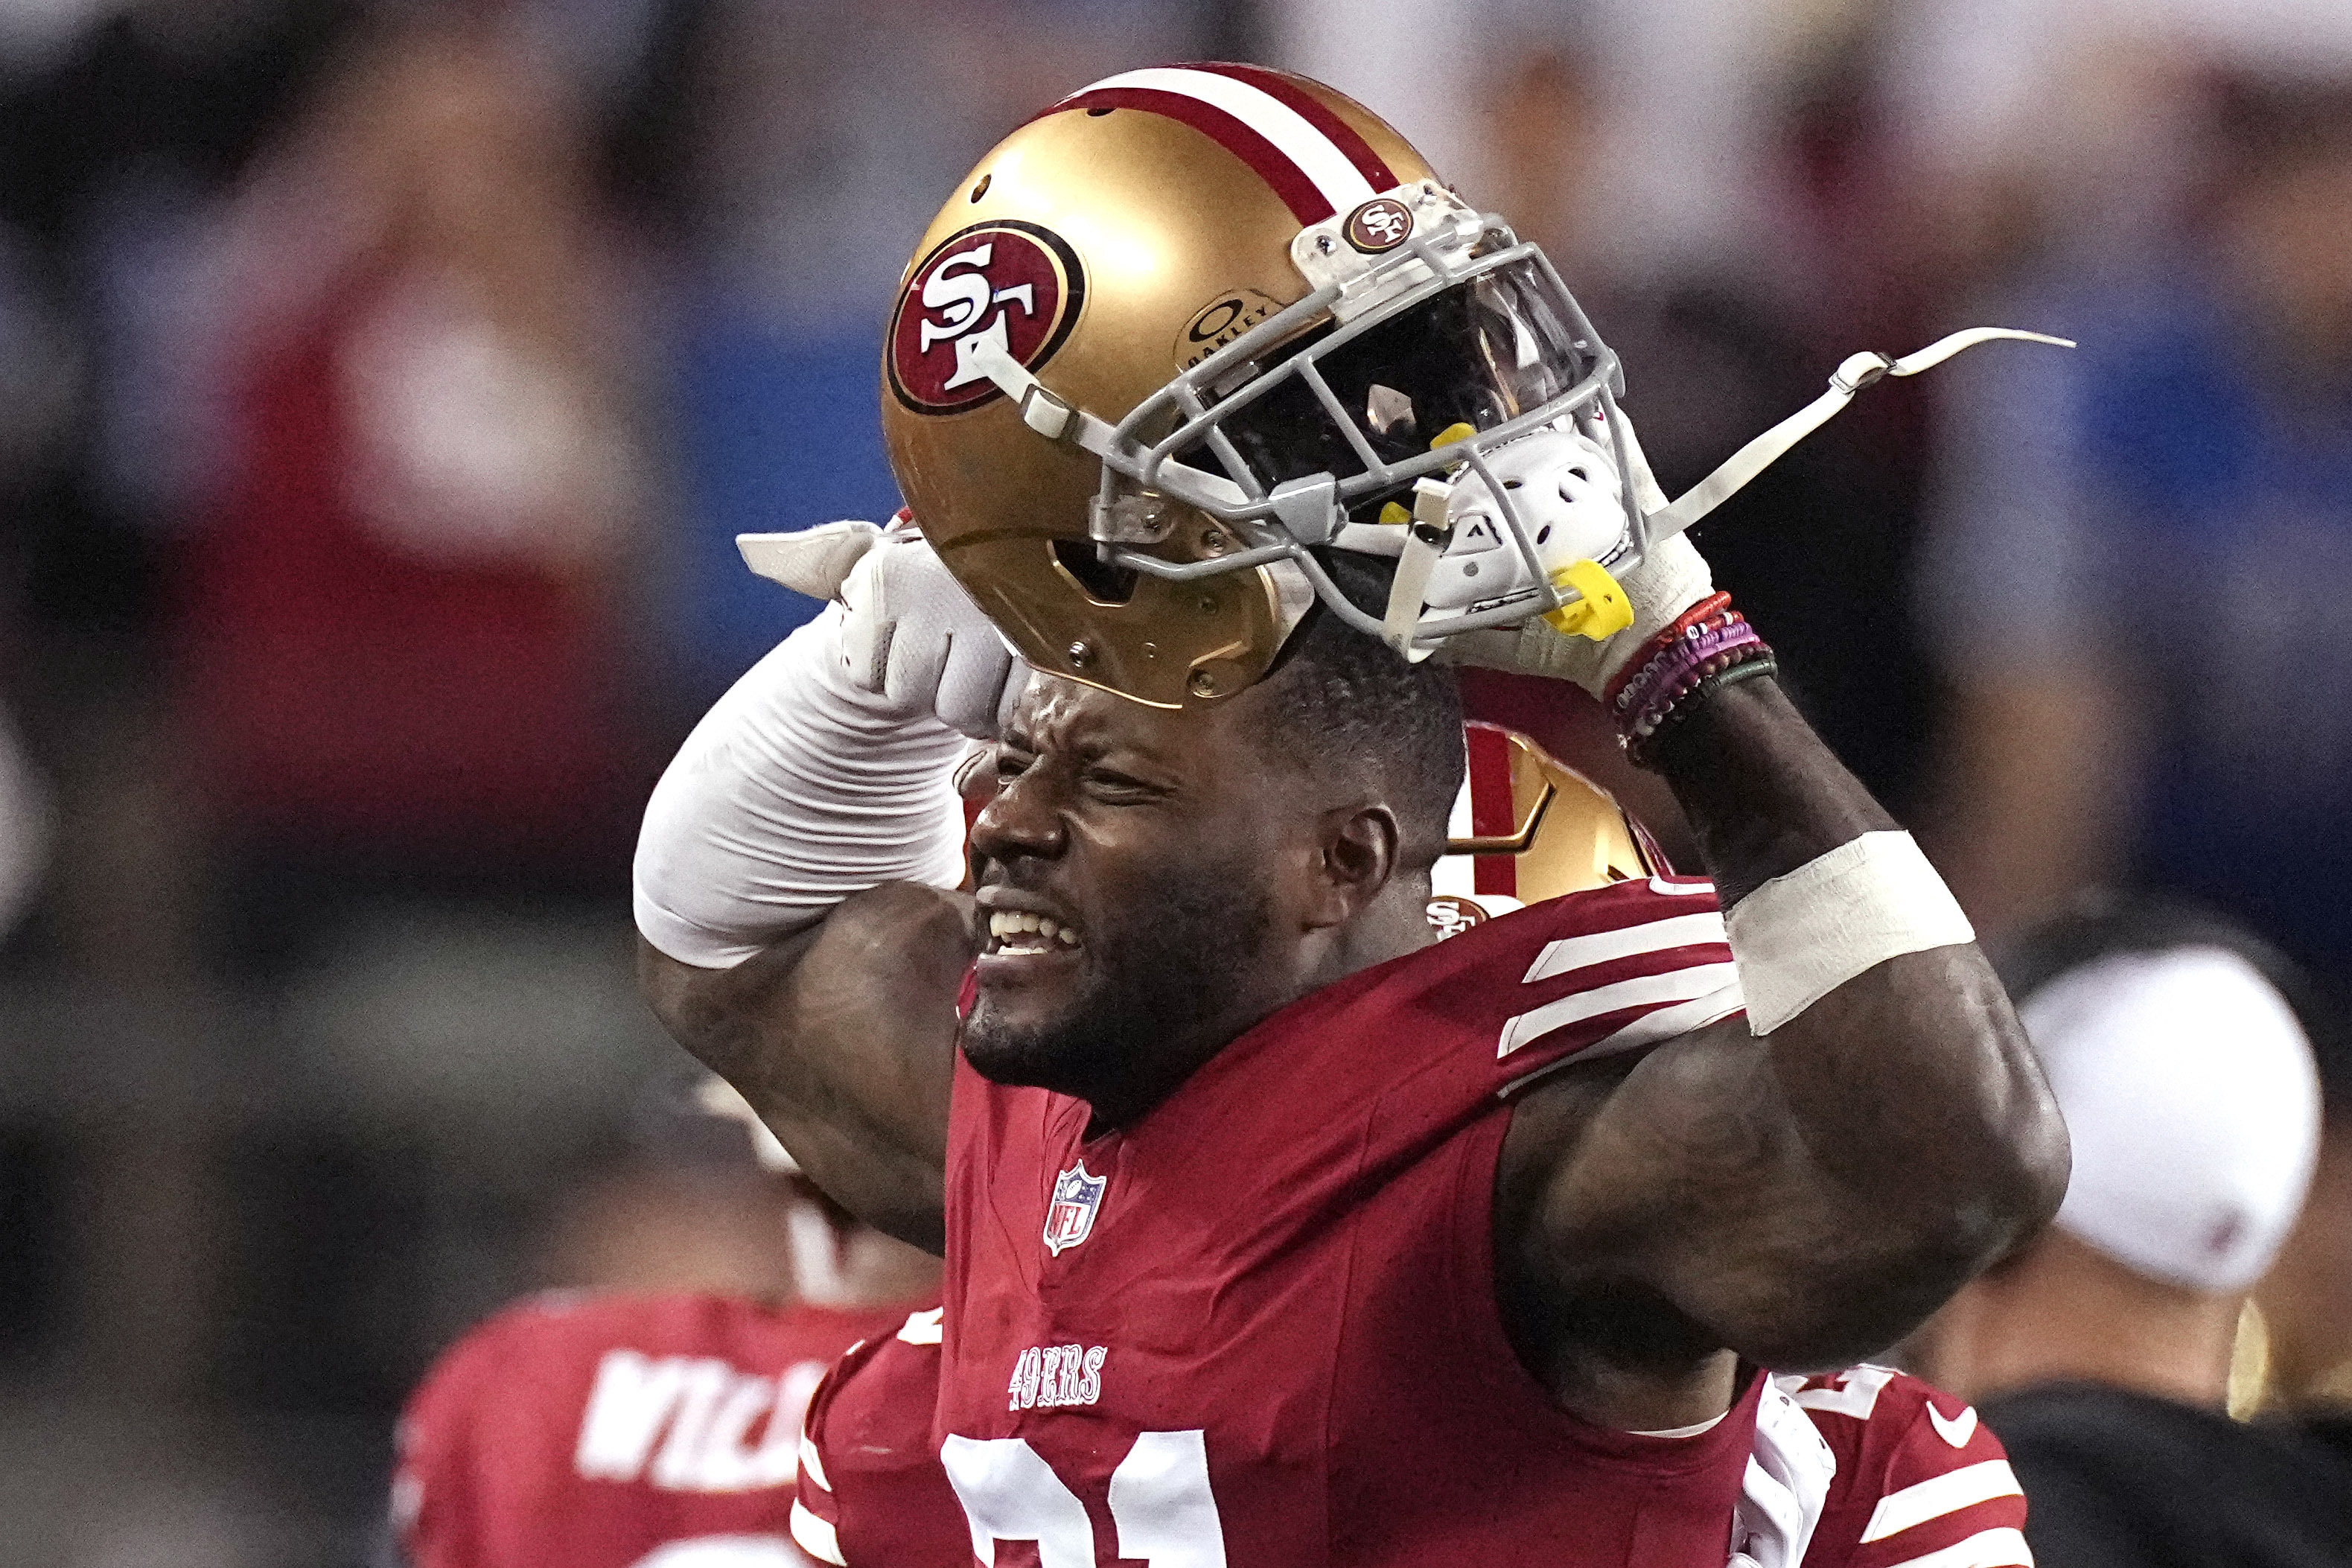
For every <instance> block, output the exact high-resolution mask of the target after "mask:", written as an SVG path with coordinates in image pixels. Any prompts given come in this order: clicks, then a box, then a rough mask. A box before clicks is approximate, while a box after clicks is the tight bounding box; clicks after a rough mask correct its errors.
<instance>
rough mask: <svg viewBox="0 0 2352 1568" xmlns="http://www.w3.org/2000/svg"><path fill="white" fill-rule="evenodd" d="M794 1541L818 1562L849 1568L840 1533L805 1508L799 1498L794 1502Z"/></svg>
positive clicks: (834, 1566)
mask: <svg viewBox="0 0 2352 1568" xmlns="http://www.w3.org/2000/svg"><path fill="white" fill-rule="evenodd" d="M793 1540H794V1541H795V1542H799V1544H800V1549H801V1550H802V1551H803V1552H807V1553H808V1554H809V1555H810V1556H812V1557H814V1558H815V1559H816V1560H817V1561H818V1562H820V1563H832V1564H833V1568H849V1562H848V1559H846V1558H845V1557H843V1556H842V1554H841V1533H840V1531H836V1530H835V1529H834V1528H833V1526H831V1525H829V1524H827V1523H825V1521H823V1520H821V1519H819V1518H817V1516H816V1515H814V1514H813V1513H811V1512H810V1511H809V1510H807V1509H806V1508H804V1507H803V1506H802V1504H801V1501H800V1500H799V1499H797V1498H795V1499H793Z"/></svg>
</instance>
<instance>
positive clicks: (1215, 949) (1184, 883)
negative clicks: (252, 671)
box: [963, 872, 1274, 1109]
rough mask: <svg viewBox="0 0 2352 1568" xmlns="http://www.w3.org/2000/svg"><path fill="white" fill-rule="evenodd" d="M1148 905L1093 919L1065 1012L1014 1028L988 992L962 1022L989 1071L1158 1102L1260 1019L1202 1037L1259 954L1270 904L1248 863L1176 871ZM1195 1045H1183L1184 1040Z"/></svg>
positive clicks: (1110, 1101)
mask: <svg viewBox="0 0 2352 1568" xmlns="http://www.w3.org/2000/svg"><path fill="white" fill-rule="evenodd" d="M1170 881H1171V890H1170V892H1169V893H1168V894H1167V895H1166V896H1165V897H1163V898H1161V899H1159V900H1154V902H1153V903H1152V905H1151V907H1150V909H1148V910H1144V909H1138V910H1121V911H1120V912H1119V917H1118V918H1115V919H1114V920H1113V921H1111V922H1110V923H1109V924H1108V926H1106V925H1105V924H1104V923H1103V922H1102V921H1093V922H1091V923H1090V924H1089V926H1088V928H1087V933H1086V945H1085V947H1084V948H1083V949H1082V950H1081V951H1082V952H1083V953H1084V955H1085V957H1084V960H1083V963H1082V966H1081V968H1080V971H1079V979H1078V984H1077V988H1076V995H1075V996H1074V997H1073V998H1072V1000H1071V1002H1070V1004H1069V1005H1068V1006H1067V1007H1066V1008H1065V1009H1064V1011H1063V1013H1062V1015H1061V1016H1059V1017H1057V1018H1055V1019H1054V1020H1052V1021H1051V1022H1049V1023H1047V1024H1045V1025H1043V1026H1035V1027H1028V1028H1016V1027H1014V1026H1012V1025H1010V1024H1008V1023H1006V1022H1004V1021H1003V1020H1002V1019H1000V1018H998V1017H996V1016H994V1013H993V1010H992V1008H991V1007H990V1006H989V1003H988V994H987V993H986V992H985V991H983V992H982V993H981V994H980V998H979V1000H978V1001H977V1002H976V1003H975V1004H974V1005H973V1007H972V1011H971V1016H969V1017H967V1018H966V1019H965V1020H964V1024H963V1054H964V1059H965V1060H967V1061H969V1062H971V1065H972V1068H973V1070H975V1071H977V1072H978V1073H980V1074H981V1076H982V1077H983V1078H987V1079H993V1080H994V1081H995V1082H998V1083H1003V1084H1015V1085H1022V1086H1026V1087H1030V1088H1036V1089H1052V1090H1054V1091H1055V1093H1057V1094H1066V1095H1070V1096H1072V1097H1074V1098H1076V1099H1079V1100H1086V1101H1087V1102H1088V1103H1089V1104H1092V1105H1095V1106H1097V1108H1098V1109H1100V1108H1104V1107H1106V1106H1117V1107H1142V1106H1149V1105H1151V1104H1155V1103H1157V1102H1158V1100H1160V1099H1161V1098H1163V1097H1164V1096H1165V1095H1166V1094H1167V1093H1168V1092H1169V1091H1170V1090H1171V1089H1174V1088H1175V1087H1176V1085H1177V1084H1179V1083H1181V1082H1182V1081H1183V1080H1184V1079H1185V1078H1187V1077H1189V1076H1190V1075H1191V1074H1192V1070H1193V1069H1194V1068H1198V1067H1199V1066H1200V1065H1201V1064H1202V1062H1203V1061H1206V1060H1207V1059H1208V1058H1209V1057H1210V1056H1213V1055H1214V1054H1215V1052H1216V1051H1217V1050H1218V1049H1219V1048H1221V1047H1223V1045H1224V1044H1225V1043H1226V1041H1227V1040H1229V1039H1231V1038H1232V1037H1233V1036H1234V1035H1237V1034H1239V1033H1241V1031H1242V1029H1244V1028H1245V1027H1247V1026H1248V1024H1249V1023H1252V1022H1255V1019H1247V1020H1240V1021H1238V1022H1237V1023H1236V1025H1235V1026H1234V1027H1233V1028H1232V1030H1231V1032H1230V1033H1228V1034H1227V1035H1225V1037H1223V1038H1204V1036H1205V1035H1207V1034H1208V1033H1209V1031H1210V1030H1211V1027H1212V1026H1213V1025H1214V1024H1215V1023H1216V1022H1217V1021H1218V1019H1219V1017H1220V1016H1221V1015H1223V1014H1226V1013H1229V1012H1230V1011H1231V1010H1232V1008H1233V1005H1234V1000H1235V996H1236V992H1237V990H1240V989H1244V988H1241V987H1238V986H1237V984H1236V981H1237V980H1238V978H1239V977H1240V976H1242V975H1244V974H1245V973H1248V972H1249V970H1250V968H1251V966H1252V965H1253V963H1255V962H1257V961H1258V960H1259V957H1260V953H1261V949H1262V945H1263V943H1264V941H1265V935H1266V933H1267V932H1268V931H1271V930H1272V929H1273V924H1274V904H1273V899H1272V896H1271V895H1270V894H1269V893H1268V892H1267V890H1266V889H1265V887H1264V886H1263V885H1262V884H1260V883H1258V882H1257V881H1255V879H1251V878H1249V877H1248V876H1247V875H1246V874H1242V875H1234V874H1232V873H1230V872H1228V873H1227V874H1224V875H1210V876H1199V875H1195V876H1192V877H1186V878H1183V879H1181V881H1180V880H1179V879H1175V878H1171V879H1170ZM1188 1045H1189V1046H1192V1047H1194V1048H1192V1049H1189V1050H1187V1049H1185V1048H1184V1047H1186V1046H1188Z"/></svg>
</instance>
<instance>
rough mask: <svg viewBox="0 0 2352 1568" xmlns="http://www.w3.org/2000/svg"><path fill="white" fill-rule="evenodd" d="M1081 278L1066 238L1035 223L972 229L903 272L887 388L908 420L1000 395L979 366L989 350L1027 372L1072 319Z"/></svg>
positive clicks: (1082, 290) (1056, 344)
mask: <svg viewBox="0 0 2352 1568" xmlns="http://www.w3.org/2000/svg"><path fill="white" fill-rule="evenodd" d="M1085 297H1086V281H1085V274H1084V272H1083V271H1081V269H1080V268H1079V266H1078V258H1077V253H1076V251H1074V250H1072V249H1071V248H1070V247H1069V244H1068V242H1067V241H1066V240H1064V239H1063V238H1062V237H1061V236H1059V235H1057V234H1055V233H1054V232H1052V231H1051V230H1050V229H1045V228H1041V227H1039V226H1037V225H1035V224H1031V223H1018V222H1013V221H1011V220H1006V221H1002V222H997V223H982V224H974V225H973V226H971V227H970V228H966V229H962V230H960V231H959V232H957V233H955V234H952V235H950V236H949V237H947V238H946V239H944V240H942V241H940V244H938V245H937V246H934V247H932V248H931V251H930V253H929V255H927V256H925V257H924V258H923V259H922V260H921V261H920V262H919V263H918V264H917V266H916V267H915V269H914V270H913V271H912V272H911V273H909V274H908V278H907V286H906V288H905V289H903V290H901V291H900V293H899V295H898V309H897V310H895V311H894V312H893V313H892V315H891V318H890V336H889V342H888V352H887V354H886V355H885V361H884V363H885V366H886V368H887V370H888V372H889V379H890V390H891V392H892V393H893V394H895V395H897V397H898V401H899V402H900V403H902V404H904V405H907V406H908V408H910V409H912V410H914V411H915V412H916V413H918V414H956V413H961V412H962V411H963V410H964V409H967V408H975V407H978V406H979V405H982V404H983V403H986V402H987V401H988V400H989V399H991V398H992V397H997V396H1001V395H1002V394H1000V393H999V392H998V391H997V389H996V384H995V383H994V382H992V381H991V380H989V379H988V375H987V374H986V373H985V372H984V371H982V369H981V368H980V365H979V363H978V361H977V357H976V355H977V351H978V350H979V348H980V346H981V345H982V344H983V343H992V344H994V345H995V346H996V347H997V348H1000V349H1002V350H1003V351H1004V353H1006V354H1007V355H1009V356H1010V357H1011V358H1012V359H1013V361H1014V362H1015V363H1019V364H1022V365H1024V366H1026V367H1028V368H1029V369H1032V370H1034V369H1035V368H1037V366H1039V365H1040V364H1043V363H1045V361H1046V360H1047V359H1049V358H1050V357H1052V355H1053V353H1054V351H1055V349H1058V348H1060V347H1061V346H1062V340H1063V339H1065V338H1066V337H1068V336H1069V334H1070V329H1071V327H1072V326H1074V325H1075V324H1076V321H1077V319H1078V307H1079V305H1080V304H1082V303H1083V302H1084V300H1085Z"/></svg>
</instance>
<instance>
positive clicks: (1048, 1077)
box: [961, 995, 1065, 1089]
mask: <svg viewBox="0 0 2352 1568" xmlns="http://www.w3.org/2000/svg"><path fill="white" fill-rule="evenodd" d="M1059 1038H1060V1031H1058V1030H1056V1029H1055V1028H1054V1027H1052V1026H1051V1025H1050V1024H1043V1025H1041V1024H1040V1023H1039V1022H1037V1021H1035V1020H1034V1019H1033V1018H1032V1017H1031V1016H1028V1015H1027V1013H1026V1011H1025V1010H1024V1009H1020V1008H1016V1007H1003V1006H998V1005H995V1002H994V999H993V998H991V997H989V996H986V995H982V997H981V998H980V999H979V1000H978V1001H977V1002H976V1003H974V1005H973V1006H972V1010H971V1016H970V1017H968V1018H966V1019H965V1020H964V1022H963V1035H962V1042H961V1043H962V1047H963V1058H964V1060H966V1061H968V1062H970V1063H971V1068H972V1070H973V1071H974V1072H976V1073H978V1074H980V1076H981V1077H982V1078H984V1079H990V1080H991V1081H992V1082H995V1083H1007V1084H1018V1085H1025V1086H1027V1087H1030V1088H1036V1089H1054V1088H1057V1087H1059V1086H1060V1084H1061V1081H1062V1079H1063V1078H1064V1077H1065V1075H1064V1074H1063V1073H1062V1072H1061V1071H1059V1070H1057V1069H1058V1068H1059V1066H1060V1058H1059V1053H1058V1052H1057V1051H1056V1050H1055V1043H1056V1042H1057V1041H1058V1039H1059Z"/></svg>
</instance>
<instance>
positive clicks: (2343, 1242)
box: [2255, 1009, 2352, 1463]
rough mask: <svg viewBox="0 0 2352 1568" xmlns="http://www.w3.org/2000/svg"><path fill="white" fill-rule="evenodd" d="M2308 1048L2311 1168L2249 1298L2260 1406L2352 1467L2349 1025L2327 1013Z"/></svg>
mask: <svg viewBox="0 0 2352 1568" xmlns="http://www.w3.org/2000/svg"><path fill="white" fill-rule="evenodd" d="M2312 1043H2313V1045H2314V1046H2315V1047H2317V1048H2318V1051H2319V1070H2320V1089H2321V1099H2322V1102H2323V1105H2322V1109H2323V1113H2324V1115H2323V1121H2322V1124H2321V1129H2320V1137H2319V1165H2318V1168H2317V1169H2316V1170H2315V1171H2314V1172H2313V1173H2312V1179H2311V1195H2310V1196H2309V1197H2307V1198H2305V1200H2304V1205H2303V1215H2302V1217H2301V1218H2299V1219H2297V1220H2296V1221H2295V1226H2294V1231H2293V1232H2292V1233H2290V1234H2289V1235H2288V1237H2287V1240H2286V1246H2285V1247H2283V1248H2282V1249H2281V1250H2280V1252H2279V1259H2278V1262H2277V1263H2276V1264H2275V1265H2273V1268H2272V1269H2271V1272H2270V1275H2269V1277H2268V1278H2267V1279H2264V1280H2263V1285H2262V1289H2260V1290H2259V1291H2258V1292H2256V1295H2255V1300H2256V1302H2257V1303H2258V1304H2259V1305H2260V1307H2261V1309H2262V1318H2263V1327H2264V1330H2265V1331H2264V1333H2263V1363H2264V1364H2263V1374H2264V1387H2263V1408H2264V1409H2265V1411H2267V1412H2268V1413H2270V1414H2272V1415H2275V1416H2276V1417H2277V1418H2279V1419H2281V1420H2285V1421H2292V1422H2294V1423H2296V1424H2297V1425H2300V1426H2302V1427H2303V1428H2304V1430H2305V1431H2306V1432H2308V1433H2310V1434H2311V1435H2313V1436H2315V1437H2318V1438H2319V1439H2321V1440H2322V1441H2324V1442H2327V1443H2329V1444H2332V1445H2334V1446H2335V1447H2336V1449H2337V1450H2338V1451H2339V1452H2341V1453H2342V1454H2343V1455H2344V1456H2345V1458H2346V1461H2347V1463H2352V1021H2348V1020H2347V1018H2346V1016H2344V1014H2343V1012H2342V1011H2341V1010H2340V1009H2337V1010H2336V1011H2333V1012H2330V1013H2329V1014H2327V1015H2326V1016H2325V1017H2324V1018H2323V1019H2322V1021H2321V1024H2320V1026H2319V1027H2318V1028H2317V1029H2315V1031H2314V1033H2313V1037H2312Z"/></svg>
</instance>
